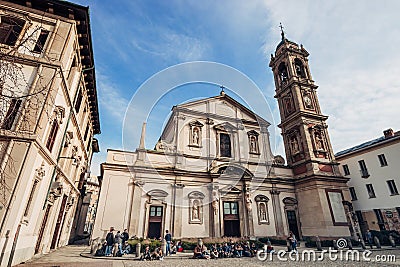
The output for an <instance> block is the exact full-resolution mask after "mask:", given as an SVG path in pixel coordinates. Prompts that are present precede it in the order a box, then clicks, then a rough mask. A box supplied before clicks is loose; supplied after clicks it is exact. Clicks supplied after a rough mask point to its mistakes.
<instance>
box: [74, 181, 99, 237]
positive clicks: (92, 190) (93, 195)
mask: <svg viewBox="0 0 400 267" xmlns="http://www.w3.org/2000/svg"><path fill="white" fill-rule="evenodd" d="M83 187H84V189H83V190H84V192H85V194H84V195H83V198H82V204H81V205H79V206H78V209H77V211H76V222H75V224H74V225H75V227H74V230H75V231H74V233H71V236H74V237H75V240H74V241H77V240H78V239H87V238H89V237H90V235H91V233H92V230H93V226H94V221H95V219H96V213H97V204H98V200H99V195H100V189H101V176H94V175H91V176H89V177H88V179H87V180H86V182H85V185H84V186H83Z"/></svg>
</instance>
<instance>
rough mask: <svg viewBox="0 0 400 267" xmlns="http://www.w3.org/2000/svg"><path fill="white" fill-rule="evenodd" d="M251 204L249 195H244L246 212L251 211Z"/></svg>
mask: <svg viewBox="0 0 400 267" xmlns="http://www.w3.org/2000/svg"><path fill="white" fill-rule="evenodd" d="M251 203H252V201H251V198H250V193H246V208H247V210H248V211H251Z"/></svg>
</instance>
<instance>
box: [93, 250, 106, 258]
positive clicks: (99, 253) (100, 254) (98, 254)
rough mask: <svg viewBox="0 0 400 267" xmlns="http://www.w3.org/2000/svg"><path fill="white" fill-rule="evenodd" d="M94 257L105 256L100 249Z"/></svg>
mask: <svg viewBox="0 0 400 267" xmlns="http://www.w3.org/2000/svg"><path fill="white" fill-rule="evenodd" d="M94 255H95V256H97V257H101V256H104V255H105V254H104V251H103V250H102V249H98V250H96V253H95V254H94Z"/></svg>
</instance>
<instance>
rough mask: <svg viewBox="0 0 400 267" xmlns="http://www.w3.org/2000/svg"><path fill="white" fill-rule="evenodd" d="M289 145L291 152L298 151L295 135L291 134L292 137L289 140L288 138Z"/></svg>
mask: <svg viewBox="0 0 400 267" xmlns="http://www.w3.org/2000/svg"><path fill="white" fill-rule="evenodd" d="M290 145H291V147H292V152H293V154H294V153H297V152H299V151H300V150H299V142H298V141H297V138H296V136H293V137H292V138H291V140H290Z"/></svg>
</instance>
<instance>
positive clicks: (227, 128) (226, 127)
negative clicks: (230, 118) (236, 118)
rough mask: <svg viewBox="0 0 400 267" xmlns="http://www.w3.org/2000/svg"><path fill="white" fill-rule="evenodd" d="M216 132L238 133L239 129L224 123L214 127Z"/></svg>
mask: <svg viewBox="0 0 400 267" xmlns="http://www.w3.org/2000/svg"><path fill="white" fill-rule="evenodd" d="M214 129H215V130H218V131H223V132H236V131H237V130H238V129H237V127H235V126H234V125H232V124H230V123H229V122H223V123H221V124H217V125H215V126H214Z"/></svg>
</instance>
